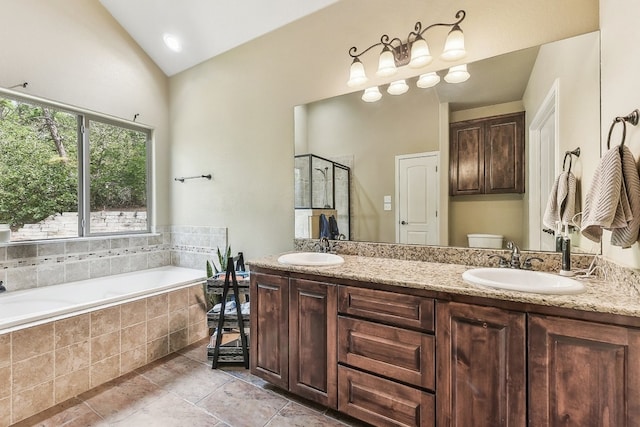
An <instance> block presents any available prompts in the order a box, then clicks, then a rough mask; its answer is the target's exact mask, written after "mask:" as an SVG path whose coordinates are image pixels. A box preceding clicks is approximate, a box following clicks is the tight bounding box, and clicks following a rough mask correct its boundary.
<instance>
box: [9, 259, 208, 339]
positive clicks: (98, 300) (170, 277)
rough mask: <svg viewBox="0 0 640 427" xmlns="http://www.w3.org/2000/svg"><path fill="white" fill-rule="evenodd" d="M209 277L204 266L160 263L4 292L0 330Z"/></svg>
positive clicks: (26, 325)
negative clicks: (202, 267) (153, 266)
mask: <svg viewBox="0 0 640 427" xmlns="http://www.w3.org/2000/svg"><path fill="white" fill-rule="evenodd" d="M204 280H205V272H204V270H196V269H191V268H183V267H173V266H167V267H158V268H152V269H148V270H140V271H135V272H131V273H123V274H117V275H113V276H105V277H101V278H97V279H88V280H81V281H77V282H70V283H65V284H61V285H53V286H46V287H42V288H32V289H26V290H21V291H10V292H4V293H2V294H0V333H4V332H10V331H12V330H16V329H19V328H23V327H28V326H35V325H37V324H39V323H42V322H45V321H52V320H59V319H63V318H65V317H70V316H71V315H77V314H81V313H85V312H87V311H91V310H95V309H97V308H106V307H109V306H112V305H115V304H120V303H123V302H125V301H134V300H136V299H138V298H143V297H149V296H153V295H156V294H159V293H162V292H167V291H170V290H177V289H180V288H183V287H187V286H191V285H193V284H194V283H197V282H202V281H204Z"/></svg>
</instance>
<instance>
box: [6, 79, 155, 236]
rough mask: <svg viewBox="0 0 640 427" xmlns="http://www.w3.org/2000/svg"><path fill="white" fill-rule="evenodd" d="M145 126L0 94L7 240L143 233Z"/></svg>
mask: <svg viewBox="0 0 640 427" xmlns="http://www.w3.org/2000/svg"><path fill="white" fill-rule="evenodd" d="M150 144H151V130H150V129H148V128H145V127H142V126H139V125H136V124H135V123H129V122H124V121H119V120H117V119H111V118H107V117H102V116H99V115H97V114H95V113H87V112H83V111H78V110H74V109H73V108H66V107H65V106H61V105H59V104H53V103H48V102H46V101H41V100H38V99H35V98H31V97H29V98H26V97H25V98H24V99H23V98H22V97H20V96H15V95H14V94H10V95H6V94H3V93H2V92H0V224H9V225H10V227H11V230H12V233H11V241H12V242H13V241H24V240H43V239H52V238H70V237H80V236H90V235H103V234H123V233H132V232H133V233H135V232H147V231H149V230H150V224H149V221H148V218H149V212H148V207H147V206H148V195H149V193H150V191H149V183H150V167H149V159H150V151H151V150H150Z"/></svg>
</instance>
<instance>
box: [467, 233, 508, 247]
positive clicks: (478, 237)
mask: <svg viewBox="0 0 640 427" xmlns="http://www.w3.org/2000/svg"><path fill="white" fill-rule="evenodd" d="M467 239H468V240H469V247H470V248H491V249H502V242H503V240H504V236H501V235H499V234H467Z"/></svg>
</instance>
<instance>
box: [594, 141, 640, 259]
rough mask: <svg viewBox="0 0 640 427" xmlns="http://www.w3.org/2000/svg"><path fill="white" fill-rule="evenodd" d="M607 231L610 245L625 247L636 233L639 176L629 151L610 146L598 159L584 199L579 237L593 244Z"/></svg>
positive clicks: (639, 216)
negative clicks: (581, 236)
mask: <svg viewBox="0 0 640 427" xmlns="http://www.w3.org/2000/svg"><path fill="white" fill-rule="evenodd" d="M603 228H604V229H607V230H611V232H612V233H611V244H612V245H614V246H621V247H622V248H628V247H630V246H631V245H633V244H634V243H635V242H636V241H637V240H638V232H639V230H640V176H639V175H638V169H637V167H636V162H635V160H634V158H633V154H632V153H631V150H629V148H628V147H626V146H621V147H614V148H612V149H611V150H609V151H608V152H606V153H605V155H604V156H602V159H600V163H599V164H598V167H597V168H596V172H595V175H594V177H593V182H592V184H591V188H590V189H589V193H588V194H587V198H586V200H585V206H584V211H583V214H582V228H581V232H582V235H583V236H585V237H586V238H588V239H590V240H593V241H594V242H600V240H601V239H602V229H603Z"/></svg>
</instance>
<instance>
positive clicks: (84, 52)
mask: <svg viewBox="0 0 640 427" xmlns="http://www.w3.org/2000/svg"><path fill="white" fill-rule="evenodd" d="M0 14H1V16H2V24H1V25H0V41H2V50H1V51H0V87H3V88H9V87H11V86H14V85H17V84H20V83H22V82H28V83H29V84H28V86H27V88H26V89H23V88H17V89H14V90H16V91H19V92H23V93H26V94H29V95H33V96H37V97H41V98H47V99H51V100H54V101H58V102H62V103H65V104H70V105H74V106H78V107H82V108H84V109H88V110H93V111H96V112H100V113H104V114H109V115H112V116H116V117H119V118H123V119H127V120H132V119H133V116H134V114H140V116H139V118H138V122H140V123H144V124H146V125H150V126H153V127H154V128H155V150H156V172H157V180H156V184H157V192H156V193H157V200H156V215H157V224H158V225H168V224H169V221H170V218H169V192H168V186H167V182H168V180H169V179H170V178H169V176H168V169H169V168H168V158H169V139H168V138H169V131H168V117H169V116H168V113H169V110H168V100H169V92H168V79H167V78H166V76H165V75H164V74H163V73H162V72H161V71H160V69H159V68H158V67H156V65H155V64H154V63H153V62H152V61H151V60H150V59H149V58H148V57H147V55H146V54H145V53H144V52H143V51H142V49H140V47H139V46H138V45H137V44H136V43H134V42H133V40H132V39H131V38H130V37H129V35H128V34H127V33H126V32H125V31H124V30H123V29H122V27H120V25H119V24H118V23H117V22H115V20H114V19H113V18H112V17H111V15H110V14H109V13H108V12H107V11H106V10H105V9H104V8H103V7H102V5H100V3H99V2H98V1H97V0H19V1H16V0H0Z"/></svg>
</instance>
